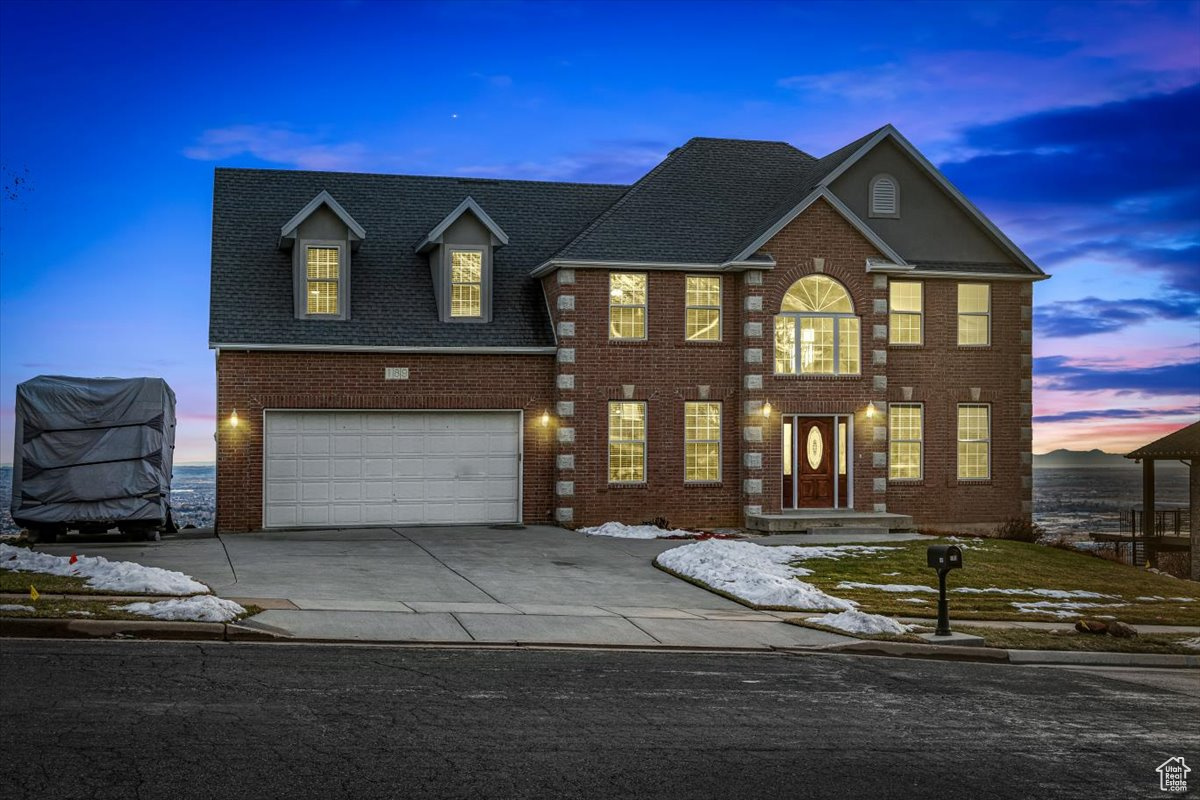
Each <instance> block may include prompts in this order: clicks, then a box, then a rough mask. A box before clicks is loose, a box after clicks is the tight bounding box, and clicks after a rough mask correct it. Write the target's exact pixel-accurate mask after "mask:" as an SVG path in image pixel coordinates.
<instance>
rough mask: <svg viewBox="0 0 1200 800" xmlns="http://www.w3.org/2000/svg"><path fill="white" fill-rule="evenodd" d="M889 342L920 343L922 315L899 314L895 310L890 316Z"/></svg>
mask: <svg viewBox="0 0 1200 800" xmlns="http://www.w3.org/2000/svg"><path fill="white" fill-rule="evenodd" d="M888 343H889V344H920V343H921V315H920V314H908V313H905V314H898V313H895V312H893V313H892V314H891V315H889V318H888Z"/></svg>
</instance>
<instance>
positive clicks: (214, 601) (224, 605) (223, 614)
mask: <svg viewBox="0 0 1200 800" xmlns="http://www.w3.org/2000/svg"><path fill="white" fill-rule="evenodd" d="M110 608H111V609H112V610H113V611H127V612H129V613H131V614H139V615H141V616H145V617H154V618H155V619H166V620H177V621H183V622H229V621H230V620H233V619H236V618H237V617H238V616H239V615H241V614H245V613H246V609H244V608H242V607H241V606H239V605H238V604H237V603H235V602H233V601H232V600H224V599H222V598H220V597H213V596H212V595H197V596H196V597H183V598H174V599H171V600H160V601H158V602H155V603H130V604H129V605H124V606H110Z"/></svg>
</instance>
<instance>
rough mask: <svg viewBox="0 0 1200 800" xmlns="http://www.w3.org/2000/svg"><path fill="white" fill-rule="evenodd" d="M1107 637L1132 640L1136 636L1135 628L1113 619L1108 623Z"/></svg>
mask: <svg viewBox="0 0 1200 800" xmlns="http://www.w3.org/2000/svg"><path fill="white" fill-rule="evenodd" d="M1108 635H1109V636H1116V637H1117V638H1118V639H1132V638H1134V637H1136V636H1137V635H1138V632H1137V628H1135V627H1133V626H1132V625H1129V624H1128V623H1125V622H1121V621H1120V620H1116V619H1114V620H1113V621H1112V622H1110V623H1108Z"/></svg>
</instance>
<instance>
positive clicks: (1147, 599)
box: [1133, 594, 1167, 603]
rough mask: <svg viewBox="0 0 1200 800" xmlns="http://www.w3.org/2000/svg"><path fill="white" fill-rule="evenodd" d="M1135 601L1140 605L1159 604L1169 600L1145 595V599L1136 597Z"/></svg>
mask: <svg viewBox="0 0 1200 800" xmlns="http://www.w3.org/2000/svg"><path fill="white" fill-rule="evenodd" d="M1133 599H1134V600H1137V601H1138V602H1139V603H1157V602H1158V601H1159V600H1166V599H1167V598H1165V597H1159V596H1158V595H1156V594H1154V595H1145V596H1143V597H1135V598H1133Z"/></svg>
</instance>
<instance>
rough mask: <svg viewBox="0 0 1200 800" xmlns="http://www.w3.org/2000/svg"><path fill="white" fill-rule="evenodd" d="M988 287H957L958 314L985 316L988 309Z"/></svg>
mask: <svg viewBox="0 0 1200 800" xmlns="http://www.w3.org/2000/svg"><path fill="white" fill-rule="evenodd" d="M988 288H989V287H988V285H987V284H986V283H960V284H959V285H958V313H960V314H986V313H987V312H988V311H989V310H990V309H989V308H988Z"/></svg>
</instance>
